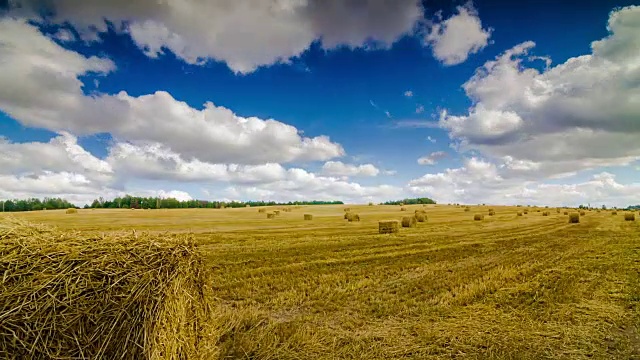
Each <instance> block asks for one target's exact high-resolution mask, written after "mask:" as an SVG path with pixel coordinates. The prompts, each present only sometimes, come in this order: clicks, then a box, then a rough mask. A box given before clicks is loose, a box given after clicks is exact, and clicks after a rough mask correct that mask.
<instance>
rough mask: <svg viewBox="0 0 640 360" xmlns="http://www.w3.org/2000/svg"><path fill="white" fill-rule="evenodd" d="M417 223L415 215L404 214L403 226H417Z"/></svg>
mask: <svg viewBox="0 0 640 360" xmlns="http://www.w3.org/2000/svg"><path fill="white" fill-rule="evenodd" d="M416 223H417V220H416V217H415V216H403V217H402V227H407V228H411V227H415V226H416Z"/></svg>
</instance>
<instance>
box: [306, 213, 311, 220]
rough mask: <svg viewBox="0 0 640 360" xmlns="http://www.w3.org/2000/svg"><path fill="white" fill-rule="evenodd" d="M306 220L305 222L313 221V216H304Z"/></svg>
mask: <svg viewBox="0 0 640 360" xmlns="http://www.w3.org/2000/svg"><path fill="white" fill-rule="evenodd" d="M304 219H305V220H313V215H311V214H304Z"/></svg>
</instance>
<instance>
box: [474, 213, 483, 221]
mask: <svg viewBox="0 0 640 360" xmlns="http://www.w3.org/2000/svg"><path fill="white" fill-rule="evenodd" d="M473 220H476V221H480V220H484V215H482V214H475V215H473Z"/></svg>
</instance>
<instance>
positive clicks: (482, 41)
mask: <svg viewBox="0 0 640 360" xmlns="http://www.w3.org/2000/svg"><path fill="white" fill-rule="evenodd" d="M457 10H458V13H457V14H456V15H454V16H452V17H450V18H449V19H447V20H445V21H442V22H439V23H435V24H434V25H433V26H432V27H431V29H430V31H429V34H428V35H427V36H426V38H425V41H426V42H427V43H428V44H429V45H431V48H432V51H433V56H434V57H435V58H436V59H438V60H440V61H441V62H442V63H444V64H445V65H456V64H460V63H462V62H464V61H465V60H467V58H468V57H469V55H471V54H475V53H477V52H478V51H480V50H482V49H483V48H484V47H485V46H487V44H488V41H489V37H491V32H492V30H491V29H483V28H482V22H481V21H480V18H479V17H478V12H477V11H476V10H475V9H474V7H473V5H472V3H471V2H469V3H467V4H466V5H464V6H458V7H457Z"/></svg>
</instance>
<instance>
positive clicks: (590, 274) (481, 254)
mask: <svg viewBox="0 0 640 360" xmlns="http://www.w3.org/2000/svg"><path fill="white" fill-rule="evenodd" d="M345 207H349V208H351V209H352V210H353V211H355V212H356V213H358V214H360V217H361V221H360V222H347V221H346V220H344V219H343V215H344V211H343V209H344V208H345ZM406 208H407V209H406V211H400V207H399V206H366V205H364V206H363V205H345V206H303V207H299V208H296V209H293V210H292V211H291V212H282V213H281V214H280V215H278V216H277V217H276V218H275V219H267V218H266V215H265V214H264V213H258V210H257V209H256V208H242V209H222V210H215V209H184V210H135V211H133V210H79V212H78V213H77V214H65V213H64V211H50V210H49V211H38V212H30V213H19V214H11V216H16V217H23V218H26V219H28V220H30V221H34V222H40V223H47V224H53V225H56V226H58V227H60V228H63V229H77V230H81V231H86V232H97V233H100V232H110V231H119V230H123V229H135V230H137V231H149V232H164V231H169V232H193V233H195V234H196V237H197V241H198V243H199V244H200V247H201V249H202V251H203V252H204V254H205V256H206V260H207V261H206V264H207V266H209V267H210V268H211V269H212V270H213V278H212V280H211V285H212V287H213V289H214V298H213V299H211V302H212V305H213V307H214V309H215V319H214V320H213V324H212V326H213V327H214V329H215V331H214V332H213V333H212V334H211V336H210V341H211V342H212V343H215V344H217V347H218V349H219V352H220V358H221V359H222V358H229V359H233V358H244V359H445V358H468V359H477V358H483V359H513V358H517V359H583V358H584V359H586V358H595V359H640V221H639V219H638V216H636V220H635V221H624V215H623V212H618V215H611V212H610V211H602V212H596V211H587V213H586V215H585V216H581V217H580V223H578V224H569V223H568V216H566V215H563V213H562V212H560V213H557V212H556V209H534V208H516V207H493V206H492V207H491V208H493V209H495V211H496V214H495V215H494V216H487V214H488V208H489V207H481V206H472V207H471V211H469V212H465V211H464V209H463V208H461V207H455V206H444V205H443V206H441V205H429V206H426V207H425V209H426V211H427V215H428V220H427V221H426V222H424V223H418V225H417V227H415V228H403V229H401V230H400V233H398V234H393V235H380V234H378V220H386V219H398V220H399V219H400V218H401V217H402V216H403V215H410V214H413V212H414V210H415V209H422V208H423V207H422V206H407V207H406ZM522 210H528V211H529V213H528V214H526V215H523V216H516V212H517V211H522ZM537 210H540V212H538V211H537ZM545 210H546V211H550V215H549V216H543V215H542V211H545ZM306 213H308V214H313V216H314V217H313V220H311V221H305V220H303V214H306ZM476 213H482V214H485V217H484V220H482V221H474V220H473V217H474V214H476ZM6 215H7V214H3V216H6Z"/></svg>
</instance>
